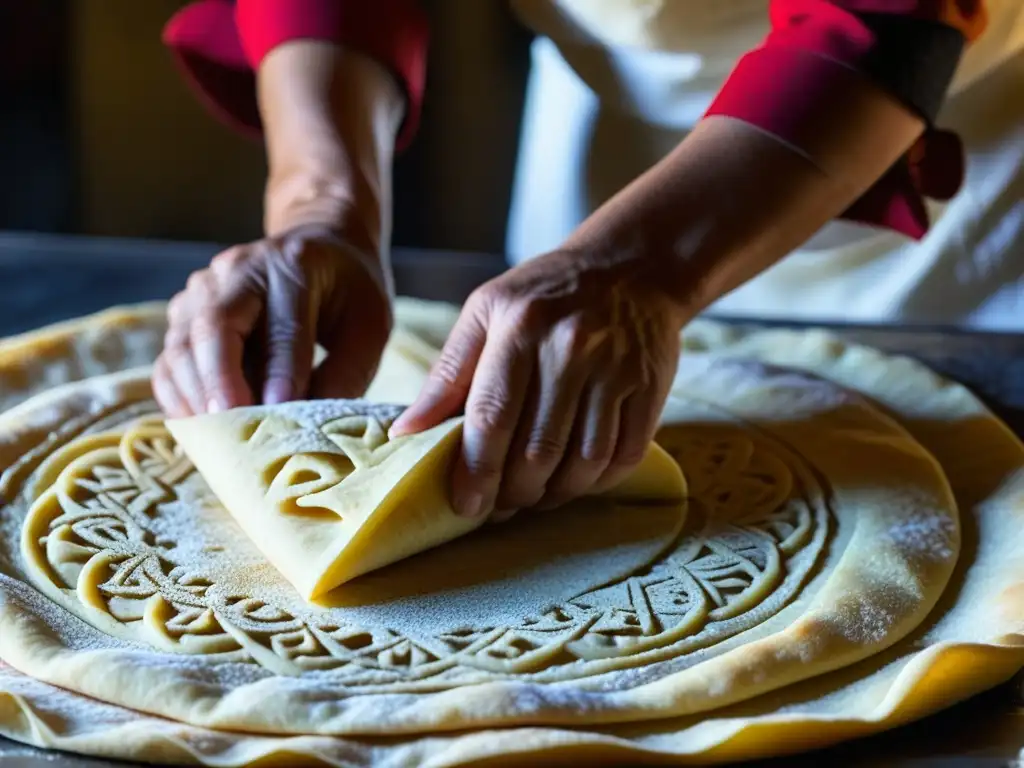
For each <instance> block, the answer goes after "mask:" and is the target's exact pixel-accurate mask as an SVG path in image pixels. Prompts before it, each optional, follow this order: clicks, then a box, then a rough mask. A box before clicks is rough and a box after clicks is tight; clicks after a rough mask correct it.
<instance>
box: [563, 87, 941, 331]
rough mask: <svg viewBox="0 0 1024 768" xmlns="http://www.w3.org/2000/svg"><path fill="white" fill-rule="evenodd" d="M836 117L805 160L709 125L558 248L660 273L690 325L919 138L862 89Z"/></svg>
mask: <svg viewBox="0 0 1024 768" xmlns="http://www.w3.org/2000/svg"><path fill="white" fill-rule="evenodd" d="M834 117H835V119H834V121H833V123H832V124H831V125H827V126H822V127H821V130H820V131H818V132H817V133H816V139H815V146H814V147H813V148H811V150H810V151H811V152H813V156H808V154H806V153H805V152H800V151H797V150H796V149H794V148H791V147H789V146H787V145H786V144H784V143H782V142H781V141H780V140H779V139H777V138H776V137H774V136H771V135H768V134H767V133H765V132H763V131H761V130H760V129H758V128H755V127H753V126H751V125H748V124H746V123H743V122H740V121H738V120H734V119H731V118H728V117H712V118H708V119H706V120H704V121H703V122H701V123H700V124H699V125H698V126H697V128H696V129H695V130H694V131H693V133H692V134H690V136H688V137H687V138H686V139H685V140H684V141H683V142H682V143H681V144H680V145H679V146H678V147H677V148H676V150H675V151H673V152H672V153H671V154H670V155H669V156H668V157H666V158H665V159H664V160H662V161H661V162H660V163H658V164H657V165H656V166H654V167H653V168H651V169H650V170H649V171H648V172H647V173H645V174H644V175H643V176H641V177H640V178H638V179H637V180H636V181H634V182H633V183H632V184H630V185H629V186H628V187H626V188H625V189H624V190H622V191H621V192H620V193H619V194H618V195H616V196H615V197H614V198H613V199H612V200H610V201H609V202H608V203H607V204H606V205H604V206H603V207H602V208H600V209H599V210H598V211H597V212H595V213H594V215H593V216H591V217H590V218H589V219H588V220H587V221H586V222H584V223H583V225H581V226H580V227H579V229H578V230H577V231H576V232H575V233H574V234H573V235H572V236H571V237H570V238H569V240H568V241H567V242H566V244H565V247H566V249H569V250H580V251H583V250H586V251H588V252H591V253H594V252H596V253H602V252H608V253H611V252H616V253H618V254H620V255H622V254H630V255H631V256H640V257H641V263H648V264H650V265H651V267H652V268H655V269H658V270H663V271H664V273H665V275H666V278H667V279H670V280H671V282H672V284H673V285H674V289H673V293H674V294H675V295H676V296H678V297H679V299H680V300H681V301H682V302H683V303H684V305H685V307H686V309H685V311H686V314H687V315H688V316H692V315H694V314H696V313H698V312H699V311H701V310H702V309H704V308H705V307H706V306H707V305H709V304H710V303H712V302H713V301H715V300H716V299H717V298H719V297H720V296H722V295H724V294H725V293H727V292H729V291H731V290H733V289H734V288H736V287H738V286H739V285H741V284H742V283H744V282H746V281H747V280H749V279H750V278H752V277H754V276H755V275H756V274H758V273H759V272H761V271H763V270H764V269H766V268H767V267H769V266H771V265H772V264H773V263H775V262H776V261H778V260H779V259H781V258H782V257H783V256H785V255H786V254H787V253H789V252H790V251H792V250H793V249H795V248H797V247H798V246H800V245H801V244H802V243H803V242H804V241H806V240H807V239H808V238H810V237H811V236H812V235H813V234H814V233H815V232H816V231H817V230H818V229H819V228H820V227H821V226H823V225H824V224H826V223H827V222H829V221H830V220H832V219H834V218H836V217H837V216H838V215H839V214H840V213H841V212H842V211H844V210H846V208H847V207H849V205H850V204H851V203H853V201H854V200H856V199H857V198H858V197H860V195H862V194H863V193H864V191H865V190H866V189H867V188H868V187H870V186H871V185H872V184H873V183H875V181H876V180H877V179H878V178H879V176H881V175H882V174H883V173H884V172H885V170H886V169H887V168H888V167H889V166H891V165H892V164H893V163H894V162H895V161H896V160H897V158H899V157H900V156H901V155H902V154H903V153H904V152H906V151H907V149H908V148H909V147H910V146H911V144H913V142H914V141H915V140H916V139H917V137H918V136H919V135H920V134H921V132H922V130H923V129H924V124H923V122H922V121H921V120H920V119H919V118H918V117H916V116H915V115H913V114H912V113H911V112H909V111H908V110H907V109H905V108H904V107H903V106H902V105H900V104H899V103H897V102H896V101H895V100H893V99H891V98H890V97H888V96H887V95H885V94H884V93H882V92H881V91H879V90H878V89H876V88H874V87H872V86H870V85H869V84H867V83H865V84H864V86H863V88H862V89H861V90H860V91H859V92H858V93H857V98H855V99H850V100H849V101H848V103H847V108H846V110H845V111H844V112H843V113H841V114H836V115H835V116H834Z"/></svg>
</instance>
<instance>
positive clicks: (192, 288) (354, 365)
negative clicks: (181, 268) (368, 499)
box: [153, 225, 391, 417]
mask: <svg viewBox="0 0 1024 768" xmlns="http://www.w3.org/2000/svg"><path fill="white" fill-rule="evenodd" d="M387 286H388V279H387V276H386V274H385V271H384V267H383V266H382V264H381V261H380V259H379V258H377V257H376V256H372V255H369V254H368V253H366V252H365V251H364V250H361V249H357V248H355V247H353V246H351V245H349V244H348V243H347V242H345V241H343V240H342V239H340V238H339V237H338V236H337V235H336V234H334V233H333V232H332V230H330V229H329V228H326V227H320V226H312V225H311V226H304V227H298V228H294V229H291V230H289V231H287V232H285V233H284V234H281V235H279V236H276V237H272V238H267V239H264V240H259V241H256V242H254V243H249V244H248V245H241V246H237V247H235V248H230V249H228V250H227V251H224V252H223V253H221V254H219V255H218V256H216V257H214V259H213V261H212V262H211V263H210V266H209V267H207V268H206V269H202V270H199V271H198V272H195V273H194V274H192V276H191V277H190V278H189V280H188V284H187V287H186V288H185V290H184V291H182V292H181V293H179V294H178V295H177V296H175V297H174V298H173V299H172V300H171V302H170V304H169V305H168V313H167V314H168V320H169V329H168V331H167V336H166V340H165V345H164V350H163V353H162V354H161V355H160V357H159V358H158V359H157V361H156V366H155V368H154V373H153V391H154V393H155V395H156V398H157V401H158V402H159V403H160V405H161V406H162V407H163V409H164V410H165V411H166V412H167V414H168V415H170V416H172V417H182V416H189V415H192V414H199V413H205V412H207V411H217V410H223V409H227V408H232V407H235V406H242V405H250V404H252V403H254V402H256V401H259V400H261V401H262V402H264V403H268V404H269V403H280V402H285V401H288V400H293V399H299V398H306V397H309V398H319V397H357V396H359V395H361V394H362V393H363V392H364V391H365V389H366V387H367V386H368V385H369V382H370V380H371V379H372V377H373V374H374V372H375V371H376V368H377V364H378V362H379V359H380V354H381V351H382V350H383V348H384V344H385V342H386V341H387V338H388V334H389V332H390V328H391V304H390V300H389V290H388V287H387ZM316 343H319V344H320V345H321V346H322V347H324V348H325V350H326V351H327V357H326V358H325V359H324V360H323V362H322V363H321V364H320V366H319V367H318V368H317V369H316V370H315V371H314V370H313V352H314V348H315V344H316ZM246 373H248V374H249V375H248V376H246Z"/></svg>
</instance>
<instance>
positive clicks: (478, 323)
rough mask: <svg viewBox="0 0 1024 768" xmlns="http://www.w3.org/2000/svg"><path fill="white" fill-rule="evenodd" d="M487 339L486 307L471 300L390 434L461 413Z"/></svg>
mask: <svg viewBox="0 0 1024 768" xmlns="http://www.w3.org/2000/svg"><path fill="white" fill-rule="evenodd" d="M486 341H487V318H486V315H485V313H484V311H483V310H482V309H477V308H476V307H473V306H471V305H469V304H467V306H466V308H465V309H463V311H462V314H460V315H459V319H458V321H457V322H456V323H455V327H454V328H452V332H451V334H450V335H449V336H448V340H447V341H446V342H445V345H444V349H442V350H441V356H440V357H439V358H438V359H437V362H436V363H434V365H433V367H432V368H431V370H430V375H429V376H428V377H427V380H426V382H424V384H423V388H422V389H421V390H420V393H419V395H418V396H417V397H416V400H414V401H413V403H412V405H410V406H409V407H408V408H406V409H405V411H403V412H402V415H401V416H399V417H398V418H397V419H396V420H395V423H394V424H392V425H391V430H390V433H389V436H390V437H400V436H401V435H409V434H415V433H417V432H422V431H423V430H425V429H430V428H431V427H434V426H436V425H438V424H440V423H441V422H442V421H444V420H445V419H448V418H451V417H452V416H454V415H455V414H457V413H459V412H460V411H461V410H462V409H463V407H464V406H465V403H466V397H467V396H468V395H469V387H470V384H472V382H473V373H474V372H475V371H476V366H477V363H478V362H479V361H480V355H481V353H482V352H483V348H484V342H486Z"/></svg>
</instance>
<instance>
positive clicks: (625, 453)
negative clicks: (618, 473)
mask: <svg viewBox="0 0 1024 768" xmlns="http://www.w3.org/2000/svg"><path fill="white" fill-rule="evenodd" d="M646 454H647V444H646V442H644V441H640V440H630V441H629V442H626V443H623V444H622V445H620V446H619V449H618V450H617V451H616V452H615V456H614V457H613V458H612V462H611V463H612V465H613V466H614V467H615V468H616V469H619V470H629V469H633V468H634V467H636V466H637V465H638V464H639V463H640V462H641V461H643V458H644V456H645V455H646Z"/></svg>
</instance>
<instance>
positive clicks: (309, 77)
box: [257, 40, 404, 254]
mask: <svg viewBox="0 0 1024 768" xmlns="http://www.w3.org/2000/svg"><path fill="white" fill-rule="evenodd" d="M257 84H258V99H259V109H260V116H261V119H262V122H263V128H264V136H265V141H266V148H267V164H268V183H267V196H266V206H265V216H264V226H265V229H266V234H267V235H269V236H272V235H274V234H277V233H280V232H281V231H283V230H285V229H290V228H292V227H296V226H301V225H303V224H310V223H316V224H329V225H331V226H336V227H338V229H339V230H342V231H344V233H345V236H346V238H347V239H348V240H349V241H351V242H352V244H353V245H356V246H358V247H360V248H363V249H364V250H366V251H367V252H369V253H374V254H376V253H380V252H381V251H383V250H386V248H385V247H384V246H386V244H387V241H388V239H389V238H390V210H391V182H390V179H391V164H392V156H393V153H394V146H395V138H396V135H397V133H398V130H399V127H400V125H401V120H402V115H403V109H404V104H403V98H402V94H401V92H400V90H399V88H398V86H397V85H396V84H395V82H394V80H393V79H392V77H391V76H390V74H389V73H388V72H387V71H386V70H385V69H384V68H383V67H382V66H380V65H379V64H377V63H376V62H374V61H373V60H372V59H370V58H368V57H366V56H363V55H361V54H358V53H355V52H352V51H350V50H347V49H344V48H342V47H341V46H338V45H335V44H332V43H327V42H321V41H311V40H299V41H294V42H290V43H287V44H284V45H281V46H279V47H277V48H275V49H274V50H272V51H271V52H270V53H269V54H268V55H267V56H266V58H265V59H264V60H263V62H262V64H261V65H260V68H259V71H258V73H257Z"/></svg>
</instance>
